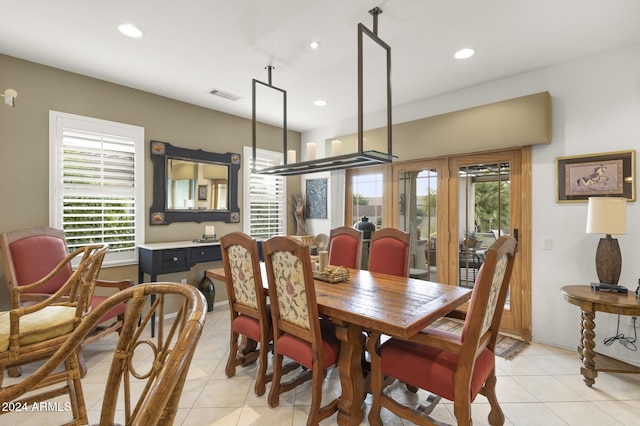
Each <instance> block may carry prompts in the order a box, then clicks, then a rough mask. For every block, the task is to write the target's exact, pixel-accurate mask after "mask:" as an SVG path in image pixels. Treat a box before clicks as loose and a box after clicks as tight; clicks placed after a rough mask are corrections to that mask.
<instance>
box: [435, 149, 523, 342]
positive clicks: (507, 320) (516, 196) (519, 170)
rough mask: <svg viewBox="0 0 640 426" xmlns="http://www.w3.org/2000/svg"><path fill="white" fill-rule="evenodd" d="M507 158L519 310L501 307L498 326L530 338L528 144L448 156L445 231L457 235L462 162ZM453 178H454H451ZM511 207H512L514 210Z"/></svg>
mask: <svg viewBox="0 0 640 426" xmlns="http://www.w3.org/2000/svg"><path fill="white" fill-rule="evenodd" d="M503 159H508V160H510V161H511V163H512V164H511V173H512V175H513V176H517V178H512V179H511V188H510V205H511V206H512V207H511V211H510V215H511V218H510V219H511V220H510V227H511V228H512V229H514V228H515V229H518V254H517V255H516V259H515V262H514V268H513V274H512V278H511V279H512V280H513V281H515V282H519V283H520V289H519V291H518V292H517V293H513V292H512V297H511V304H512V305H513V306H514V307H515V309H513V312H519V313H520V314H519V315H517V316H513V315H510V312H511V311H507V310H505V312H504V314H503V320H502V326H503V328H504V329H505V331H507V332H511V333H513V334H516V335H519V336H521V337H522V338H523V339H525V340H531V322H532V320H531V236H532V232H531V220H532V217H531V194H532V192H531V147H523V148H520V149H515V150H514V149H509V150H501V151H491V152H483V153H474V154H467V155H461V156H455V157H450V158H449V173H450V176H451V181H452V182H450V184H449V205H448V209H447V211H448V214H449V220H448V223H449V228H448V232H449V235H458V210H459V206H458V193H457V192H458V190H459V188H458V184H457V183H456V182H457V170H458V168H459V167H460V165H463V164H474V163H475V164H477V163H483V162H494V161H501V160H503ZM453 181H455V182H453ZM514 209H515V210H514ZM447 254H448V256H447V258H448V259H449V264H448V265H447V268H448V269H449V276H451V275H452V274H453V273H454V271H456V269H457V268H458V247H457V241H454V243H452V244H449V247H448V252H447Z"/></svg>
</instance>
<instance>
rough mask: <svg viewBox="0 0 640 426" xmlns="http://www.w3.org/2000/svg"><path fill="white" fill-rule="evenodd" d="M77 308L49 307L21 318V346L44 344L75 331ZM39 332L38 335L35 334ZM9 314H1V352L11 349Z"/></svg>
mask: <svg viewBox="0 0 640 426" xmlns="http://www.w3.org/2000/svg"><path fill="white" fill-rule="evenodd" d="M75 315H76V308H74V307H71V306H47V307H45V308H43V309H42V310H40V311H37V312H34V313H32V314H27V315H25V316H23V317H22V318H20V334H23V333H27V335H26V336H23V337H22V338H20V345H21V346H22V345H31V344H33V343H38V342H44V341H45V340H50V339H53V338H54V337H58V336H62V335H64V334H67V333H71V332H72V331H73V324H74V317H75ZM35 331H38V332H37V333H34V332H35ZM9 335H10V332H9V312H7V311H5V312H0V352H4V351H6V350H8V349H9Z"/></svg>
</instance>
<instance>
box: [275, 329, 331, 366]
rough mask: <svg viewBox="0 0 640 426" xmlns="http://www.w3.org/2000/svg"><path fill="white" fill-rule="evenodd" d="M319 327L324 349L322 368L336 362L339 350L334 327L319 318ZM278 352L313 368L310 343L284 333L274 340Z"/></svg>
mask: <svg viewBox="0 0 640 426" xmlns="http://www.w3.org/2000/svg"><path fill="white" fill-rule="evenodd" d="M320 328H321V332H322V348H323V351H324V365H323V368H328V367H329V366H331V365H333V364H335V363H337V362H338V354H339V352H340V341H338V339H337V338H336V328H335V326H334V325H333V324H332V323H331V321H330V320H328V319H321V320H320ZM275 345H276V349H277V351H278V353H280V354H282V355H284V356H286V357H288V358H291V359H292V360H294V361H296V362H297V363H298V364H301V365H303V366H305V367H307V368H309V369H311V368H313V352H312V351H311V343H309V342H307V341H305V340H302V339H300V338H298V337H295V336H293V335H291V334H288V333H285V334H283V335H282V336H280V338H279V339H278V340H277V341H276V342H275Z"/></svg>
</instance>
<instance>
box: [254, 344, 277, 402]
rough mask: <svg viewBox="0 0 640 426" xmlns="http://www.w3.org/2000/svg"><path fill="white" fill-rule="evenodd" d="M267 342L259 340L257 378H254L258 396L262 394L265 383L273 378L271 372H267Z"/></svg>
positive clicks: (264, 389)
mask: <svg viewBox="0 0 640 426" xmlns="http://www.w3.org/2000/svg"><path fill="white" fill-rule="evenodd" d="M268 349H269V346H268V344H267V343H266V342H265V341H264V339H263V341H262V342H260V355H259V361H258V362H259V363H260V365H259V366H258V378H257V379H256V386H255V389H254V391H255V393H256V395H258V396H262V395H264V392H265V391H266V389H267V387H266V386H267V383H268V382H269V381H271V380H272V379H273V375H272V374H267V363H268V360H267V355H268Z"/></svg>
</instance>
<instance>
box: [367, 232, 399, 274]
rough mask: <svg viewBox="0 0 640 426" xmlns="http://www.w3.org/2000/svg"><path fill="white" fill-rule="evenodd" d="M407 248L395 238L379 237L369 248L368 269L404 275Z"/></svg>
mask: <svg viewBox="0 0 640 426" xmlns="http://www.w3.org/2000/svg"><path fill="white" fill-rule="evenodd" d="M406 255H407V249H406V246H405V244H404V243H403V242H402V241H398V240H396V239H395V238H380V239H379V240H375V241H373V242H372V243H371V247H370V248H369V270H370V271H371V272H381V273H383V274H390V275H398V276H401V277H403V276H406V275H407V271H405V265H406V264H407V263H406V259H405V256H406Z"/></svg>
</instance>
